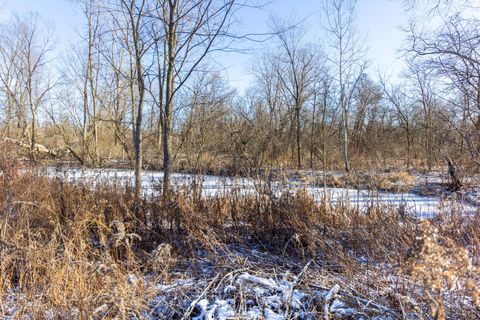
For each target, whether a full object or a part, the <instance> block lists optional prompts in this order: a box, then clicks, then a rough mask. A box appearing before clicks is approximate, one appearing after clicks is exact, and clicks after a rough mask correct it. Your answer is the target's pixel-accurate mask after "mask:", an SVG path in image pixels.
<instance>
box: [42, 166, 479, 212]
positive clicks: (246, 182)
mask: <svg viewBox="0 0 480 320" xmlns="http://www.w3.org/2000/svg"><path fill="white" fill-rule="evenodd" d="M47 176H49V177H52V178H54V177H57V178H61V179H62V180H64V181H68V182H75V183H85V184H89V185H92V186H95V185H96V184H99V183H101V184H113V183H116V184H118V186H119V187H122V186H126V185H129V186H133V183H134V173H133V171H131V170H117V169H83V168H66V169H56V168H53V167H48V168H47ZM162 180H163V172H156V171H145V172H143V174H142V190H143V194H144V196H146V197H148V196H155V195H158V194H159V192H160V189H161V182H162ZM172 184H173V186H174V188H177V189H178V190H181V189H182V188H183V187H191V186H193V185H197V186H199V190H200V191H201V195H202V196H203V197H215V196H222V195H226V194H230V193H232V192H234V193H236V194H238V195H246V194H255V193H257V192H259V190H265V189H268V188H266V185H265V182H261V181H255V180H253V179H248V178H232V177H220V176H207V175H192V174H173V175H172ZM271 190H272V192H273V194H274V195H276V196H279V195H280V194H281V193H282V192H285V191H290V192H293V193H295V192H298V191H299V190H305V191H306V192H307V193H308V194H310V195H311V196H312V197H313V198H314V199H315V201H317V202H321V201H322V200H323V199H325V200H326V201H327V203H328V204H331V205H333V206H338V205H344V206H349V207H352V208H356V209H358V210H361V211H364V212H365V211H367V210H368V209H369V208H371V207H375V206H380V207H394V208H396V209H398V211H399V212H402V213H405V214H415V215H416V216H418V217H421V218H430V217H434V216H435V215H437V214H438V213H439V212H444V213H457V212H462V213H475V212H477V211H478V207H477V206H476V205H474V204H472V201H469V202H468V203H467V202H465V201H456V200H450V199H442V198H441V197H439V196H421V195H418V194H415V193H408V192H406V193H405V192H404V193H393V192H380V191H372V190H357V189H352V188H329V187H315V186H311V185H306V184H302V183H298V182H290V183H287V184H284V183H277V182H273V183H272V184H271ZM469 196H470V197H471V195H470V194H469Z"/></svg>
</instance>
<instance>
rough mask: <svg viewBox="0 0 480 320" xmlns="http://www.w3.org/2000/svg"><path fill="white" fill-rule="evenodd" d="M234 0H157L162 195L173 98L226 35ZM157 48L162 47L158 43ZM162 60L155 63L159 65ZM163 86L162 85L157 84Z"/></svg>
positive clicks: (166, 185)
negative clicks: (160, 30) (161, 80)
mask: <svg viewBox="0 0 480 320" xmlns="http://www.w3.org/2000/svg"><path fill="white" fill-rule="evenodd" d="M235 3H236V2H235V0H216V1H214V0H195V1H187V0H162V1H158V4H157V8H156V19H157V21H158V23H159V24H160V25H161V26H162V28H163V34H164V37H165V38H159V39H156V40H157V41H165V46H163V51H164V52H163V55H160V54H157V55H156V57H157V59H158V58H161V57H164V59H165V61H166V63H165V67H166V70H165V73H164V75H162V77H165V78H164V81H165V83H164V85H165V89H164V90H160V93H161V94H164V97H161V98H159V99H158V101H162V102H163V106H164V107H163V110H162V111H163V115H162V116H161V121H162V122H163V125H162V126H161V127H162V146H163V170H164V177H163V194H164V196H168V194H169V192H170V188H171V186H170V178H171V177H170V176H171V171H172V158H171V134H172V123H173V118H174V111H175V97H176V96H177V95H178V93H179V91H180V90H182V88H183V87H184V85H185V84H186V83H187V81H188V80H189V78H190V77H191V75H192V74H194V73H195V72H198V68H199V67H200V66H201V63H202V62H203V61H204V60H205V58H206V57H207V56H208V55H209V53H210V52H212V51H213V50H215V45H217V43H219V41H220V40H221V39H222V38H225V37H226V36H228V33H227V31H228V27H229V25H230V22H231V21H230V19H231V17H232V15H233V11H234V10H233V9H234V5H235ZM157 48H158V47H157ZM159 49H162V47H161V46H159ZM162 64H163V62H162V63H158V65H159V66H161V65H162ZM160 86H161V88H163V84H160Z"/></svg>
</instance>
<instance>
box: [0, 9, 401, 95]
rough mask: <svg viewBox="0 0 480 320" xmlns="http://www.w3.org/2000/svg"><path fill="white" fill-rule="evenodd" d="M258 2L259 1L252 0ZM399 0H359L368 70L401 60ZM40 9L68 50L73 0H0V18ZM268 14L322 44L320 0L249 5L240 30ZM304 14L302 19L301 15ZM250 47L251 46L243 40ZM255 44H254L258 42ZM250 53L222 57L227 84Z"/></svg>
mask: <svg viewBox="0 0 480 320" xmlns="http://www.w3.org/2000/svg"><path fill="white" fill-rule="evenodd" d="M256 1H258V0H256ZM400 2H401V1H400V0H359V1H358V7H357V11H358V12H357V13H358V15H357V18H358V19H357V25H358V30H359V33H360V34H359V36H360V37H364V38H365V37H366V39H367V43H366V44H367V48H368V51H367V57H368V58H369V59H370V61H371V64H370V69H369V70H370V73H371V74H372V75H375V74H377V71H378V70H380V71H381V72H382V73H386V74H387V75H390V74H392V75H393V76H395V75H397V74H398V73H399V71H400V70H401V68H402V67H403V63H402V62H401V59H398V56H399V53H398V52H397V50H398V49H399V48H400V46H401V45H402V41H403V39H404V35H403V33H402V32H401V31H399V29H398V27H399V26H400V25H404V24H405V23H406V22H407V19H408V16H407V14H405V13H404V11H403V8H402V6H401V4H400ZM28 11H37V12H39V13H40V14H41V15H42V16H43V18H44V20H45V21H46V22H47V23H48V25H51V26H52V27H53V29H54V33H55V35H56V36H57V38H58V44H57V51H58V52H59V53H61V52H62V51H63V50H62V48H67V47H69V46H68V42H69V41H75V39H77V37H76V33H75V31H74V30H75V29H79V28H82V26H83V23H84V21H83V17H82V15H81V12H80V11H79V10H78V9H77V7H76V5H75V1H74V0H13V1H12V0H0V19H1V20H2V21H4V20H5V19H8V17H9V15H10V14H11V12H18V13H22V12H28ZM271 15H276V16H281V17H286V18H292V19H294V20H297V21H298V20H305V21H304V22H305V24H306V28H307V30H308V31H309V32H308V39H310V40H311V41H315V42H319V43H320V44H321V43H322V41H324V40H322V37H321V32H322V27H321V26H322V17H321V0H275V1H273V2H272V3H271V4H270V5H268V6H267V7H265V8H263V9H261V10H258V9H255V10H253V9H248V10H244V11H243V12H241V14H240V15H239V16H238V20H239V23H240V25H239V27H240V28H241V30H242V32H253V33H262V32H266V31H268V21H269V17H270V16H271ZM305 18H306V19H305ZM246 46H248V47H251V46H252V45H251V44H246ZM257 47H258V46H257ZM252 59H253V58H252V56H251V55H245V54H243V55H242V54H239V53H232V54H228V55H224V56H222V58H221V59H220V63H221V64H222V65H223V66H224V67H225V68H226V72H227V74H228V76H229V78H230V81H231V85H232V86H233V87H235V88H238V89H240V90H242V89H244V88H245V87H246V86H248V84H249V82H250V80H251V75H250V74H249V71H248V70H249V66H250V65H251V63H252Z"/></svg>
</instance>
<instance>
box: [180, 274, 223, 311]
mask: <svg viewBox="0 0 480 320" xmlns="http://www.w3.org/2000/svg"><path fill="white" fill-rule="evenodd" d="M219 277H220V274H217V275H216V276H215V278H213V279H212V281H210V283H209V284H208V285H207V286H206V287H205V289H203V291H202V293H201V294H200V295H199V296H198V297H197V298H196V299H195V300H193V301H192V303H191V304H190V306H189V307H188V309H187V311H186V312H185V314H184V315H183V317H182V319H181V320H187V319H188V317H190V314H191V313H192V311H193V308H195V306H196V305H197V303H198V302H199V301H200V300H201V299H202V298H203V296H204V295H206V294H207V292H208V290H210V288H211V287H212V286H213V284H214V283H215V281H217V279H218V278H219Z"/></svg>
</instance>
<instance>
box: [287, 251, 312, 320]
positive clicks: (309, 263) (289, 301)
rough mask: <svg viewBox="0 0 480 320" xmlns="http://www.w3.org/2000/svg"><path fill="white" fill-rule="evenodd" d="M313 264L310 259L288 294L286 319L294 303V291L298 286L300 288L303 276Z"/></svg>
mask: <svg viewBox="0 0 480 320" xmlns="http://www.w3.org/2000/svg"><path fill="white" fill-rule="evenodd" d="M312 262H313V260H312V259H310V260H309V261H308V262H307V263H306V264H305V266H304V267H303V268H302V271H300V273H299V274H298V275H297V276H296V277H295V281H294V282H293V283H292V286H291V287H290V290H289V293H288V299H287V303H286V306H285V317H286V318H288V313H289V312H290V303H291V302H292V297H293V290H294V289H295V287H296V286H298V284H299V283H300V281H301V280H302V277H303V275H304V274H305V272H306V271H307V269H308V268H309V267H310V265H311V264H312Z"/></svg>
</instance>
